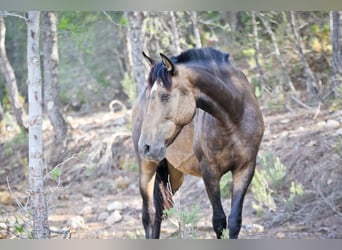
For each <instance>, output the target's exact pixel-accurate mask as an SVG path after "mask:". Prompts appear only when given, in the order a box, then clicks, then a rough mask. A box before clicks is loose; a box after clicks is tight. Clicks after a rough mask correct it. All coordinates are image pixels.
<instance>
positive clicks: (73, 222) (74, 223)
mask: <svg viewBox="0 0 342 250" xmlns="http://www.w3.org/2000/svg"><path fill="white" fill-rule="evenodd" d="M67 224H68V226H70V227H71V228H84V227H85V226H86V225H85V222H84V219H83V217H82V216H79V215H77V216H74V217H70V218H69V219H68V221H67Z"/></svg>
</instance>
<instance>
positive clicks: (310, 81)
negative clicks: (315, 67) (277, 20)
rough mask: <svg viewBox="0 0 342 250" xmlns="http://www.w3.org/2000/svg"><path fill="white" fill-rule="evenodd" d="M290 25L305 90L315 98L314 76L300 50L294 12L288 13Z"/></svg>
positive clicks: (300, 45) (316, 91) (301, 49)
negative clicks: (302, 68) (302, 73)
mask: <svg viewBox="0 0 342 250" xmlns="http://www.w3.org/2000/svg"><path fill="white" fill-rule="evenodd" d="M290 25H291V30H292V34H293V37H294V40H295V43H296V47H297V50H298V53H299V55H300V58H301V60H302V64H303V67H304V72H305V75H306V90H307V92H308V93H310V94H311V95H314V96H315V95H317V93H318V89H317V87H316V82H315V78H314V75H313V73H312V71H311V69H310V66H309V63H308V61H307V60H306V57H305V53H304V50H303V48H302V40H301V38H300V36H299V34H298V30H297V21H296V16H295V12H294V11H290Z"/></svg>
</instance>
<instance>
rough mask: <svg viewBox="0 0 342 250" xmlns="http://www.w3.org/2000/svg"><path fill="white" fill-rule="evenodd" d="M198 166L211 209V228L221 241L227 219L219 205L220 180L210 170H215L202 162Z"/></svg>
mask: <svg viewBox="0 0 342 250" xmlns="http://www.w3.org/2000/svg"><path fill="white" fill-rule="evenodd" d="M200 164H201V173H202V177H203V181H204V184H205V188H206V191H207V194H208V197H209V200H210V203H211V206H212V209H213V218H212V223H213V228H214V231H215V233H216V237H217V238H218V239H221V237H222V232H223V230H224V229H226V228H227V217H226V215H225V213H224V210H223V208H222V203H221V192H220V178H219V177H218V176H217V175H216V174H215V173H214V171H213V170H212V169H215V168H212V169H210V167H206V166H204V163H203V162H201V163H200Z"/></svg>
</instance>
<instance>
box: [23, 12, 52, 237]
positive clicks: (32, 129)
mask: <svg viewBox="0 0 342 250" xmlns="http://www.w3.org/2000/svg"><path fill="white" fill-rule="evenodd" d="M39 17H40V12H39V11H29V12H28V20H27V84H28V100H29V185H30V194H31V201H32V210H33V237H34V238H35V239H44V238H48V237H49V224H48V213H47V203H46V198H45V192H44V181H43V180H44V154H43V133H42V122H43V109H42V103H43V100H42V77H41V70H40V54H39Z"/></svg>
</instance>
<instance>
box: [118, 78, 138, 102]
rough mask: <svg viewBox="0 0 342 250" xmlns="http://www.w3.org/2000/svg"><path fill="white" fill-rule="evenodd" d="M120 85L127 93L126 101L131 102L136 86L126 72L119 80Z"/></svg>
mask: <svg viewBox="0 0 342 250" xmlns="http://www.w3.org/2000/svg"><path fill="white" fill-rule="evenodd" d="M121 85H122V87H123V89H124V91H125V93H126V94H127V95H128V102H129V103H130V104H133V102H134V100H135V99H136V86H135V83H134V81H133V79H132V78H131V77H130V76H129V74H128V73H127V72H125V74H124V78H123V79H122V80H121Z"/></svg>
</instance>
